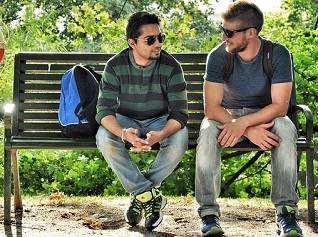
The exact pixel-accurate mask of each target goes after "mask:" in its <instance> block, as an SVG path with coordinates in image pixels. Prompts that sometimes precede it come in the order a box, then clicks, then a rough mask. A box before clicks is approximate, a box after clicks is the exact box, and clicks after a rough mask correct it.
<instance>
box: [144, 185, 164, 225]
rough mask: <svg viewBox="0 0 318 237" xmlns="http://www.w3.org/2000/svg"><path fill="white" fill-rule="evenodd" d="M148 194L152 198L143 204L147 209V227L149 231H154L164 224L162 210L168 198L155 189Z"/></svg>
mask: <svg viewBox="0 0 318 237" xmlns="http://www.w3.org/2000/svg"><path fill="white" fill-rule="evenodd" d="M148 192H149V193H150V194H151V196H152V198H151V199H150V200H149V201H147V202H145V203H143V207H144V209H145V227H146V229H147V230H148V231H152V230H153V229H155V228H156V227H157V226H158V225H160V223H161V222H162V219H163V214H162V210H163V208H164V207H165V206H166V204H167V198H166V197H165V196H163V195H162V194H161V192H160V191H159V190H158V189H155V188H153V189H151V190H150V191H148Z"/></svg>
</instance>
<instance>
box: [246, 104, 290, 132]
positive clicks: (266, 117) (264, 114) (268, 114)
mask: <svg viewBox="0 0 318 237" xmlns="http://www.w3.org/2000/svg"><path fill="white" fill-rule="evenodd" d="M285 115H286V109H285V108H282V106H281V105H279V104H270V105H267V106H265V107H264V108H262V109H261V110H259V111H257V112H255V113H251V114H248V115H245V116H242V117H241V118H240V119H241V120H244V122H245V123H246V124H247V127H252V126H257V125H260V124H264V123H268V122H271V121H273V120H274V119H275V118H278V117H283V116H285Z"/></svg>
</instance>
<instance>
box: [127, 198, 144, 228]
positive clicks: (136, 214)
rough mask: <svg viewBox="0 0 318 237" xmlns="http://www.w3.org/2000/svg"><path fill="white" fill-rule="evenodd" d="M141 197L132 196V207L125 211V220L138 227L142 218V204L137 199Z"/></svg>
mask: <svg viewBox="0 0 318 237" xmlns="http://www.w3.org/2000/svg"><path fill="white" fill-rule="evenodd" d="M138 196H139V195H137V196H135V195H131V200H130V205H129V207H128V208H127V210H126V211H125V220H126V222H127V223H128V224H129V225H131V226H136V225H137V224H138V223H139V222H140V221H141V218H142V210H143V206H142V202H141V201H139V200H138V199H137V197H138Z"/></svg>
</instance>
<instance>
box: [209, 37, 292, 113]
mask: <svg viewBox="0 0 318 237" xmlns="http://www.w3.org/2000/svg"><path fill="white" fill-rule="evenodd" d="M260 39H261V42H262V43H261V48H260V50H259V52H258V54H257V55H256V57H255V58H254V59H252V60H251V61H248V62H245V61H243V60H242V59H241V58H240V56H239V55H238V54H237V53H236V54H234V57H233V58H234V67H233V72H232V74H231V76H230V77H229V80H228V81H227V82H224V65H225V63H226V52H225V42H223V43H221V44H219V45H218V46H216V47H215V48H214V49H212V50H211V52H210V53H209V55H208V57H207V65H206V70H205V75H204V79H205V80H207V81H210V82H216V83H222V84H224V96H223V100H222V106H223V107H224V108H231V109H239V108H255V109H256V108H263V107H265V106H266V105H269V104H271V101H272V100H271V83H272V84H275V83H283V82H291V81H292V80H293V78H292V77H293V73H292V66H291V57H290V53H289V51H288V49H287V48H286V47H284V46H283V45H281V44H277V43H276V44H275V46H274V48H273V58H272V67H273V78H272V80H271V81H270V80H269V79H268V78H267V77H266V74H265V72H264V69H263V62H262V60H263V46H264V41H263V39H262V38H260Z"/></svg>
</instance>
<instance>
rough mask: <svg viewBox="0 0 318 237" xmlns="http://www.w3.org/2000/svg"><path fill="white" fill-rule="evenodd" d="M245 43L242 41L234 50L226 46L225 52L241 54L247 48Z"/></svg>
mask: <svg viewBox="0 0 318 237" xmlns="http://www.w3.org/2000/svg"><path fill="white" fill-rule="evenodd" d="M247 44H248V43H247V41H246V40H244V41H243V42H242V43H241V44H240V45H239V46H237V47H236V48H234V49H231V50H230V49H229V47H228V46H226V51H227V52H229V53H239V52H243V51H244V50H245V49H246V48H247Z"/></svg>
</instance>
